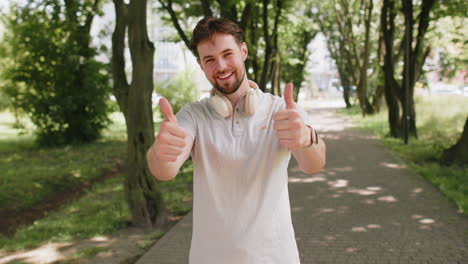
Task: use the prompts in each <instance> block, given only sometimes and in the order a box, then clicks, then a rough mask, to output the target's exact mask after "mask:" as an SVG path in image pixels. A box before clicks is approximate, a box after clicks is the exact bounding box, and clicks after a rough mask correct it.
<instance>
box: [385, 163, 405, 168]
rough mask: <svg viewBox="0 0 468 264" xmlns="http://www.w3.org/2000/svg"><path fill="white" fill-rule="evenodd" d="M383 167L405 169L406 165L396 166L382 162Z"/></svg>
mask: <svg viewBox="0 0 468 264" xmlns="http://www.w3.org/2000/svg"><path fill="white" fill-rule="evenodd" d="M380 165H381V166H384V167H387V168H392V169H404V168H406V165H405V164H396V163H389V162H381V163H380Z"/></svg>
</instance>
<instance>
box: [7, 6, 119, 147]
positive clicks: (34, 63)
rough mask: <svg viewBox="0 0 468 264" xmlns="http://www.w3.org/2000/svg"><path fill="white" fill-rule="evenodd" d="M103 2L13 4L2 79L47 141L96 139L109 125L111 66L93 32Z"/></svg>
mask: <svg viewBox="0 0 468 264" xmlns="http://www.w3.org/2000/svg"><path fill="white" fill-rule="evenodd" d="M100 2H101V1H100V0H87V1H79V2H78V1H71V0H64V1H50V0H43V1H32V0H30V1H28V2H26V3H23V4H16V5H13V7H12V9H11V14H10V16H8V17H7V18H6V27H7V31H6V33H5V37H4V41H3V43H2V46H3V49H4V54H5V55H6V56H8V57H10V58H11V63H8V64H7V67H6V69H4V71H3V74H2V77H3V80H5V84H4V87H3V89H4V91H5V93H6V94H7V95H8V96H10V98H11V103H12V105H13V107H15V108H17V109H20V110H21V111H22V112H25V113H27V114H28V115H29V116H30V118H31V120H32V122H33V123H34V124H35V125H36V127H37V131H36V133H37V135H38V138H37V140H38V141H39V143H41V144H44V145H57V144H67V143H75V142H88V141H92V140H95V139H97V138H98V137H99V136H100V131H101V130H102V128H104V127H105V126H106V124H107V123H108V118H107V113H108V106H107V100H108V95H109V92H110V84H109V79H108V78H107V74H106V73H107V72H106V71H107V66H106V65H104V64H102V63H99V62H97V61H96V60H95V59H94V56H95V55H96V49H95V48H92V47H90V39H91V37H90V30H91V25H92V21H93V18H94V16H95V15H96V14H97V13H98V12H99V4H100Z"/></svg>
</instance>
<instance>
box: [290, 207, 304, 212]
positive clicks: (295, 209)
mask: <svg viewBox="0 0 468 264" xmlns="http://www.w3.org/2000/svg"><path fill="white" fill-rule="evenodd" d="M291 211H293V212H300V211H302V207H294V208H292V209H291Z"/></svg>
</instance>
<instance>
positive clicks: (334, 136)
mask: <svg viewBox="0 0 468 264" xmlns="http://www.w3.org/2000/svg"><path fill="white" fill-rule="evenodd" d="M321 131H323V130H321ZM320 137H321V138H325V139H333V140H338V139H340V137H339V136H337V135H332V134H321V135H320Z"/></svg>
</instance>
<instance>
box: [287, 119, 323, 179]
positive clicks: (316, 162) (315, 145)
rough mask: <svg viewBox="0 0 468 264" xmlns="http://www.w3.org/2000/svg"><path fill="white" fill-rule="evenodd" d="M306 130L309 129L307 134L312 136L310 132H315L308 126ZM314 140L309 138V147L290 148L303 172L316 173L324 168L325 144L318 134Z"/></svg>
mask: <svg viewBox="0 0 468 264" xmlns="http://www.w3.org/2000/svg"><path fill="white" fill-rule="evenodd" d="M307 130H309V131H310V132H309V134H310V135H311V138H312V135H313V134H312V133H315V131H312V130H313V129H312V128H311V127H308V126H307ZM316 141H317V142H312V139H311V144H310V146H309V147H306V148H299V149H293V150H292V154H293V155H294V157H295V158H296V160H297V163H298V164H299V168H301V170H302V171H303V172H305V173H310V174H313V173H318V172H320V171H322V170H323V168H325V163H326V153H327V146H326V145H325V141H323V140H322V139H321V138H320V137H319V136H317V138H316Z"/></svg>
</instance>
